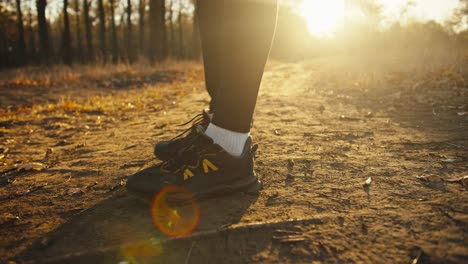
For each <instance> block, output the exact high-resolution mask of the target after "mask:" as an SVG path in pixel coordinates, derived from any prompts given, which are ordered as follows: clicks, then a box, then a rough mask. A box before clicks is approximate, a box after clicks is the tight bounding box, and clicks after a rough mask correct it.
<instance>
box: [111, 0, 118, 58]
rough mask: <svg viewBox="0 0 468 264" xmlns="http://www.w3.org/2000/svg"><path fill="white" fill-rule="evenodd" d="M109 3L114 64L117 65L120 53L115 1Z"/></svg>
mask: <svg viewBox="0 0 468 264" xmlns="http://www.w3.org/2000/svg"><path fill="white" fill-rule="evenodd" d="M109 1H110V11H111V37H112V63H114V64H117V63H118V62H119V53H118V50H117V32H116V29H115V15H114V11H115V0H109Z"/></svg>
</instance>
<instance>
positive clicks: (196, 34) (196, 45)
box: [192, 0, 201, 60]
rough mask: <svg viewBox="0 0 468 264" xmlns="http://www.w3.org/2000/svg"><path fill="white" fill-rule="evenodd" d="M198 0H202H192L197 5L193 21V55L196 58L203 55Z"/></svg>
mask: <svg viewBox="0 0 468 264" xmlns="http://www.w3.org/2000/svg"><path fill="white" fill-rule="evenodd" d="M198 1H200V0H192V3H193V5H194V7H195V10H194V12H193V21H192V56H193V58H194V59H195V60H199V59H200V57H201V42H200V28H199V25H198Z"/></svg>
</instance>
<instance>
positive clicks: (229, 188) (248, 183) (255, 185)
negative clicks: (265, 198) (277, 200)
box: [128, 172, 263, 204]
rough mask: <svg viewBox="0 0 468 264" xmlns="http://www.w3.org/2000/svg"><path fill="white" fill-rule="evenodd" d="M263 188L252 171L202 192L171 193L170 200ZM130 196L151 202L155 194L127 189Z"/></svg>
mask: <svg viewBox="0 0 468 264" xmlns="http://www.w3.org/2000/svg"><path fill="white" fill-rule="evenodd" d="M262 188H263V184H262V182H261V181H260V180H259V179H258V177H257V175H256V174H255V172H254V175H253V176H251V177H248V179H247V180H239V181H235V182H232V183H229V184H223V185H218V186H216V187H213V188H210V189H207V190H204V191H202V192H194V193H193V195H192V196H190V197H189V196H187V195H177V194H174V195H171V196H170V198H169V199H170V201H171V202H175V203H178V204H179V203H184V202H188V201H190V200H191V199H192V198H195V199H197V200H204V199H209V198H215V197H219V196H224V195H230V194H233V193H245V194H249V195H255V194H258V192H259V191H260V190H261V189H262ZM128 194H129V196H130V197H133V198H137V199H138V200H142V201H144V202H146V203H151V202H152V200H153V198H154V195H155V194H148V193H141V192H132V191H130V190H129V191H128Z"/></svg>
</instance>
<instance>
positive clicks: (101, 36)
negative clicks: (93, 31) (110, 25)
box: [98, 0, 107, 63]
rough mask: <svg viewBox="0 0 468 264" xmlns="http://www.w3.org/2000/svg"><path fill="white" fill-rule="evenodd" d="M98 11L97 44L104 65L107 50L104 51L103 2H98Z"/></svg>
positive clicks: (99, 0) (104, 23)
mask: <svg viewBox="0 0 468 264" xmlns="http://www.w3.org/2000/svg"><path fill="white" fill-rule="evenodd" d="M98 10H99V44H100V47H101V54H100V55H101V58H102V61H103V63H106V59H107V54H106V53H107V52H106V51H107V50H106V14H105V13H104V4H103V0H98Z"/></svg>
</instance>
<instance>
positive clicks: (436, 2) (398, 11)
mask: <svg viewBox="0 0 468 264" xmlns="http://www.w3.org/2000/svg"><path fill="white" fill-rule="evenodd" d="M345 1H346V0H326V1H325V0H302V1H301V4H300V5H299V10H298V12H299V13H300V15H301V16H302V17H303V18H304V19H305V21H306V23H307V27H308V29H309V32H310V33H311V34H312V35H314V36H316V37H333V36H334V35H335V33H337V32H338V31H339V30H340V29H341V28H342V26H343V25H344V23H345V17H346V19H350V21H351V20H353V21H358V20H362V19H365V15H364V13H363V12H359V7H357V6H354V5H350V6H347V7H346V4H345ZM376 3H377V4H378V5H379V6H380V8H381V10H380V12H381V13H380V16H381V24H380V27H383V28H385V27H386V26H388V25H391V24H392V23H401V24H405V23H407V22H411V21H419V22H427V21H430V20H434V21H436V22H438V23H444V22H445V21H447V20H448V19H449V18H450V17H451V15H452V14H453V12H454V10H455V9H456V8H457V7H460V6H459V5H460V1H459V0H411V1H410V0H377V1H376ZM345 8H346V10H345ZM467 27H468V26H466V25H464V26H462V27H461V28H467Z"/></svg>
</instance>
